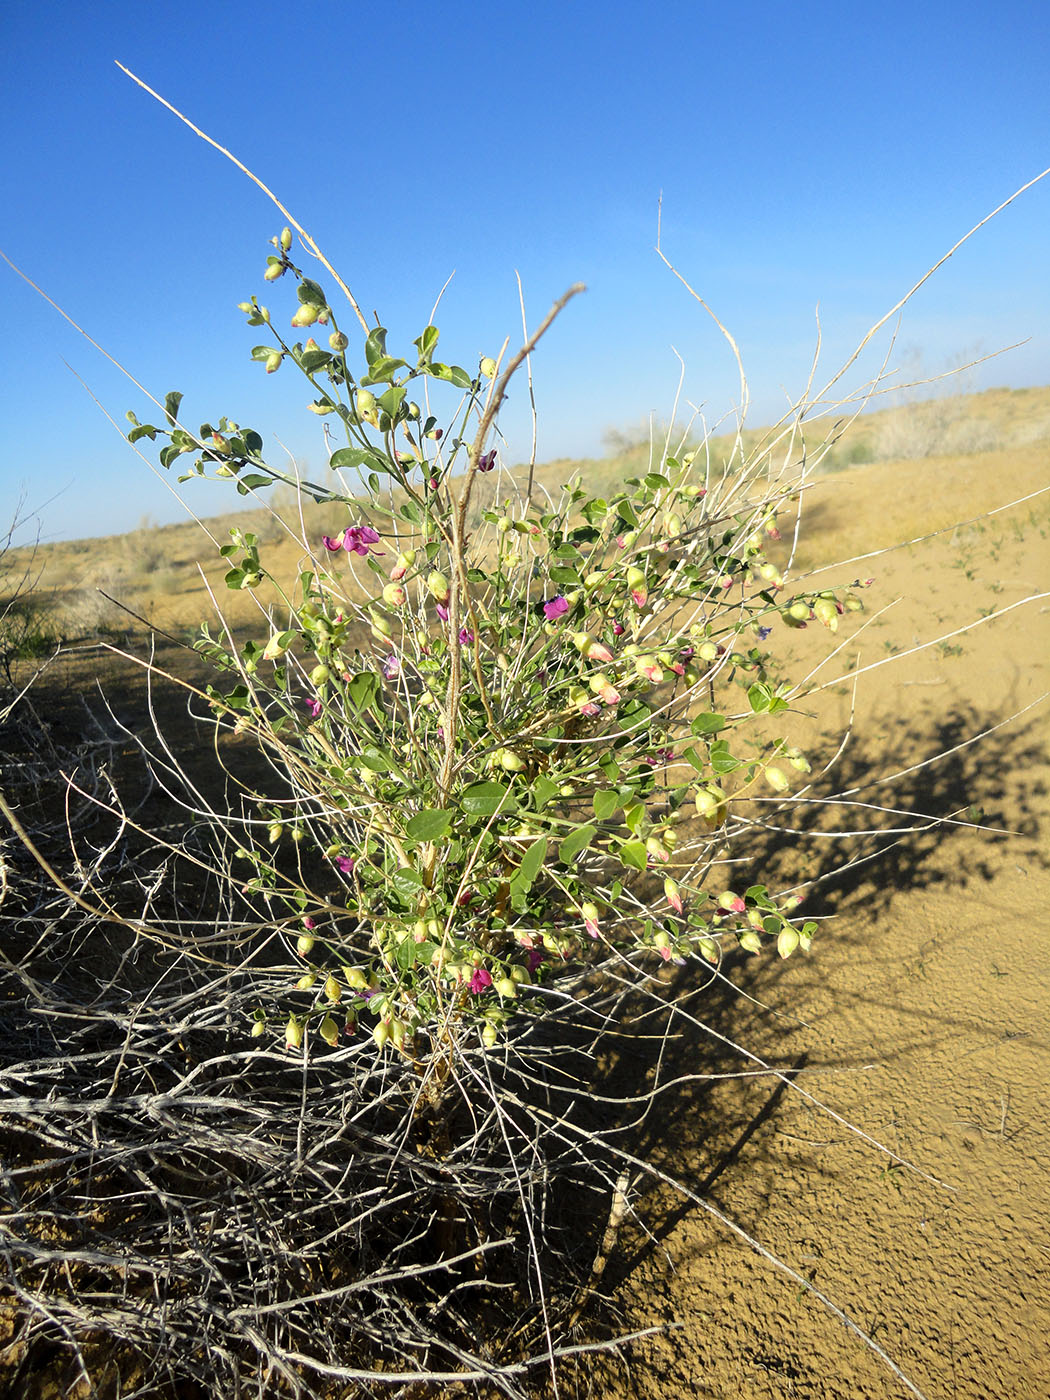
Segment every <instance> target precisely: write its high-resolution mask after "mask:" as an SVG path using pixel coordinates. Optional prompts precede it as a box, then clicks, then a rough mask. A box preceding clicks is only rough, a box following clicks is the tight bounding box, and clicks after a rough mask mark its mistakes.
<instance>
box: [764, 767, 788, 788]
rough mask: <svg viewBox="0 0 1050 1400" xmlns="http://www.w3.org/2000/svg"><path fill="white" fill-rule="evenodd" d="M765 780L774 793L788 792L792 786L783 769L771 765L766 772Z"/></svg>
mask: <svg viewBox="0 0 1050 1400" xmlns="http://www.w3.org/2000/svg"><path fill="white" fill-rule="evenodd" d="M765 779H766V782H767V783H768V784H769V786H770V787H771V788H772V789H773V791H774V792H787V790H788V788H789V787H790V786H791V784H790V783H789V782H788V779H787V775H786V774H785V772H784V770H783V769H782V768H777V767H776V766H775V765H774V764H770V765H769V766H768V767H767V768H766V770H765Z"/></svg>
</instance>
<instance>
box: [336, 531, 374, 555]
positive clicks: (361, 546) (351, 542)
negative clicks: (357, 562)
mask: <svg viewBox="0 0 1050 1400" xmlns="http://www.w3.org/2000/svg"><path fill="white" fill-rule="evenodd" d="M378 543H379V535H378V533H377V532H376V531H375V530H373V529H372V527H371V525H350V526H349V527H348V528H347V530H346V531H345V533H344V535H343V548H344V549H345V550H346V552H347V553H348V554H360V555H362V556H364V555H366V554H367V553H368V552H369V549H370V547H371V546H372V545H374V544H378ZM375 552H376V553H377V554H381V553H382V551H381V550H378V549H377V550H376V551H375Z"/></svg>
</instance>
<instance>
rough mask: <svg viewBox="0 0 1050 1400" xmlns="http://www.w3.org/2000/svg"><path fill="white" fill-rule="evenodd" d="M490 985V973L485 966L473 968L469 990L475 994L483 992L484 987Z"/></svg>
mask: <svg viewBox="0 0 1050 1400" xmlns="http://www.w3.org/2000/svg"><path fill="white" fill-rule="evenodd" d="M491 986H492V973H491V972H487V971H486V970H485V968H483V967H478V968H475V970H474V976H473V977H472V978H471V979H470V990H471V991H472V992H473V993H474V994H475V995H477V994H478V993H480V992H483V991H484V990H485V988H486V987H491Z"/></svg>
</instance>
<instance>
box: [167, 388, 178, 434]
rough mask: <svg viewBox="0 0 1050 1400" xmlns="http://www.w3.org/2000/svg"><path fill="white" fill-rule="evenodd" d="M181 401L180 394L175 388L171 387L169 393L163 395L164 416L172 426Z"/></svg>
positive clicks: (176, 417)
mask: <svg viewBox="0 0 1050 1400" xmlns="http://www.w3.org/2000/svg"><path fill="white" fill-rule="evenodd" d="M181 403H182V395H181V394H180V393H179V391H178V390H177V389H172V391H171V393H170V394H165V395H164V416H165V418H167V420H168V422H169V423H170V424H171V426H172V427H173V428H174V426H175V424H176V421H177V419H178V416H179V404H181Z"/></svg>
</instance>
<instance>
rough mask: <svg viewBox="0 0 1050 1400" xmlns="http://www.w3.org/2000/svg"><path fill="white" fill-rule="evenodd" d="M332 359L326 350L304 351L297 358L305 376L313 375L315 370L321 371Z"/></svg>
mask: <svg viewBox="0 0 1050 1400" xmlns="http://www.w3.org/2000/svg"><path fill="white" fill-rule="evenodd" d="M332 358H333V357H332V356H331V355H329V353H328V351H327V350H320V349H318V350H304V351H303V353H302V354H301V355H300V356H299V364H300V366H301V368H302V369H304V370H305V371H306V373H307V374H313V373H314V372H315V370H319V369H323V368H324V366H325V365H327V364H330V363H331V360H332Z"/></svg>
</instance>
